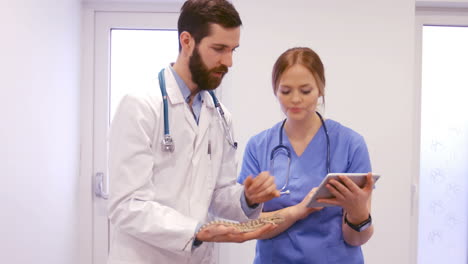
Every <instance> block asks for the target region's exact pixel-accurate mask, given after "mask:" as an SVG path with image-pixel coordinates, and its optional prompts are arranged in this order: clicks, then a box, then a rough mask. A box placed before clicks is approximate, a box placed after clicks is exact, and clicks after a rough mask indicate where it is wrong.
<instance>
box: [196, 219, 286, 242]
mask: <svg viewBox="0 0 468 264" xmlns="http://www.w3.org/2000/svg"><path fill="white" fill-rule="evenodd" d="M276 227H277V225H275V224H266V225H264V226H262V227H260V228H259V229H257V230H255V231H252V232H244V233H242V232H240V231H239V230H238V229H237V228H235V227H232V226H225V225H222V224H219V225H210V226H208V227H206V228H204V229H202V230H201V231H200V232H198V234H197V237H196V238H197V239H198V240H200V241H207V242H237V243H242V242H244V241H247V240H252V239H257V238H259V237H260V236H261V235H263V234H265V233H268V232H270V231H272V230H273V229H275V228H276Z"/></svg>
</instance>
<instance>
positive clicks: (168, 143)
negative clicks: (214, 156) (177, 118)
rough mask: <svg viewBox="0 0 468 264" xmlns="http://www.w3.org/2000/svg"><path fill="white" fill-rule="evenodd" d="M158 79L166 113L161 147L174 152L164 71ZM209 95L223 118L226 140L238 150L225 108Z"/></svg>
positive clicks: (165, 150)
mask: <svg viewBox="0 0 468 264" xmlns="http://www.w3.org/2000/svg"><path fill="white" fill-rule="evenodd" d="M158 79H159V88H160V89H161V94H162V99H163V112H164V137H163V140H162V143H161V147H162V150H163V151H164V152H174V149H175V146H174V140H173V139H172V136H171V134H170V133H169V107H168V103H167V91H166V81H165V78H164V69H162V70H161V71H160V72H159V74H158ZM208 93H209V94H210V95H211V98H212V99H213V103H214V105H215V107H216V110H217V111H218V114H219V116H220V117H221V121H220V123H221V126H222V127H223V130H224V135H225V137H226V140H227V141H228V142H229V145H231V146H232V147H233V148H234V149H237V142H235V141H234V136H233V135H232V132H231V129H230V128H229V125H228V123H227V121H226V118H225V116H224V111H223V108H222V107H221V104H220V103H219V100H218V98H217V97H216V95H215V94H214V92H213V91H208Z"/></svg>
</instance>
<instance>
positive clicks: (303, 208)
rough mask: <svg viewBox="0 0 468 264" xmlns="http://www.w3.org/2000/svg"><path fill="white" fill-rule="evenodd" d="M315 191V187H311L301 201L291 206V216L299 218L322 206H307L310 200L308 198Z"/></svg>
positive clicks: (320, 208) (318, 209)
mask: <svg viewBox="0 0 468 264" xmlns="http://www.w3.org/2000/svg"><path fill="white" fill-rule="evenodd" d="M316 191H317V187H315V188H313V189H312V190H311V191H310V192H309V193H308V194H307V195H306V196H305V197H304V199H302V201H301V202H300V203H298V204H296V205H294V206H292V207H291V214H292V215H293V218H295V219H296V221H297V220H301V219H304V218H306V217H307V216H308V215H309V214H311V213H313V212H317V211H320V210H322V209H323V207H310V208H309V207H307V205H308V204H309V202H310V199H311V198H312V196H313V195H314V193H315V192H316Z"/></svg>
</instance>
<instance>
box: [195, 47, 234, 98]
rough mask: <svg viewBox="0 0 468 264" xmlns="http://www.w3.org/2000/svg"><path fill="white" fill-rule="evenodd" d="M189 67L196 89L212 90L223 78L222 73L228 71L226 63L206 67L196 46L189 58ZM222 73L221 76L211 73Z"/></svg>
mask: <svg viewBox="0 0 468 264" xmlns="http://www.w3.org/2000/svg"><path fill="white" fill-rule="evenodd" d="M189 69H190V73H191V74H192V81H193V82H194V83H195V84H196V85H197V86H198V90H214V89H216V88H217V87H218V86H219V85H220V84H221V81H222V80H223V77H224V75H225V74H226V73H227V72H228V68H227V67H226V65H220V66H218V67H214V68H212V69H208V67H206V65H205V63H203V61H202V58H201V56H200V53H199V52H198V46H196V47H195V49H194V50H193V54H192V56H191V57H190V59H189ZM213 72H216V73H223V74H222V75H221V77H217V76H214V75H213V74H212V73H213Z"/></svg>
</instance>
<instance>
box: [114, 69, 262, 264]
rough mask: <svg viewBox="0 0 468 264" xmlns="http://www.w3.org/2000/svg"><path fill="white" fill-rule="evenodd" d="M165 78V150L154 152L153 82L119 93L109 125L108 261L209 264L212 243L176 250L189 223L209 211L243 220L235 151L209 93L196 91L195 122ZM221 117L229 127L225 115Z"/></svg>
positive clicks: (159, 119)
mask: <svg viewBox="0 0 468 264" xmlns="http://www.w3.org/2000/svg"><path fill="white" fill-rule="evenodd" d="M165 80H166V89H167V94H168V108H169V111H168V114H169V124H170V125H169V128H170V134H171V135H172V138H173V140H174V143H175V150H174V152H173V153H170V152H163V151H162V149H161V141H162V138H163V135H164V118H163V103H162V96H161V91H160V89H159V83H158V81H157V79H156V80H155V81H154V82H152V83H151V84H150V85H149V87H148V89H146V91H145V92H142V93H139V94H138V95H127V96H125V97H124V99H123V100H122V102H121V104H120V105H119V108H118V110H117V113H116V114H115V117H114V120H113V122H112V126H111V132H110V144H109V146H110V147H109V157H110V158H109V175H110V199H109V217H110V220H111V226H112V228H111V234H112V236H111V241H110V253H109V260H108V263H109V264H124V263H125V264H130V263H131V264H150V263H151V264H154V263H162V264H166V263H184V264H185V263H204V264H206V263H216V260H215V259H213V253H214V252H213V243H207V242H205V243H203V244H202V245H201V246H200V247H198V248H195V249H193V250H192V245H191V243H190V244H189V245H188V246H187V247H186V249H185V250H183V248H184V246H185V245H186V243H187V242H188V241H189V240H190V239H191V238H192V236H193V235H194V232H195V230H196V227H197V224H198V223H201V224H203V223H205V222H207V221H209V220H210V218H211V215H216V216H219V217H223V218H227V219H233V220H238V221H243V220H247V216H246V215H245V214H244V212H243V210H242V208H241V205H240V199H241V195H243V187H242V186H240V185H239V184H237V183H236V176H237V175H236V171H237V168H236V167H237V164H236V161H235V150H234V149H233V147H231V146H230V145H229V144H228V142H227V140H226V139H225V134H224V130H223V128H222V126H221V124H220V123H219V118H220V117H219V115H218V113H217V110H216V108H215V107H214V104H213V100H212V98H211V96H210V95H209V94H208V92H202V99H203V105H202V108H201V114H200V120H199V125H197V124H196V122H195V119H194V117H193V115H192V112H191V110H190V108H189V106H188V105H187V104H186V103H185V100H184V98H183V96H182V93H181V92H180V89H179V87H178V86H177V83H176V80H175V79H174V76H173V74H172V72H171V69H169V68H166V70H165ZM225 112H226V111H225ZM226 119H227V121H228V123H229V125H231V118H230V114H229V113H227V112H226ZM208 145H211V155H209V154H208ZM260 210H261V208H258V209H257V211H256V212H255V214H254V215H252V217H258V215H259V214H260ZM209 212H210V213H209ZM209 215H210V216H209Z"/></svg>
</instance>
